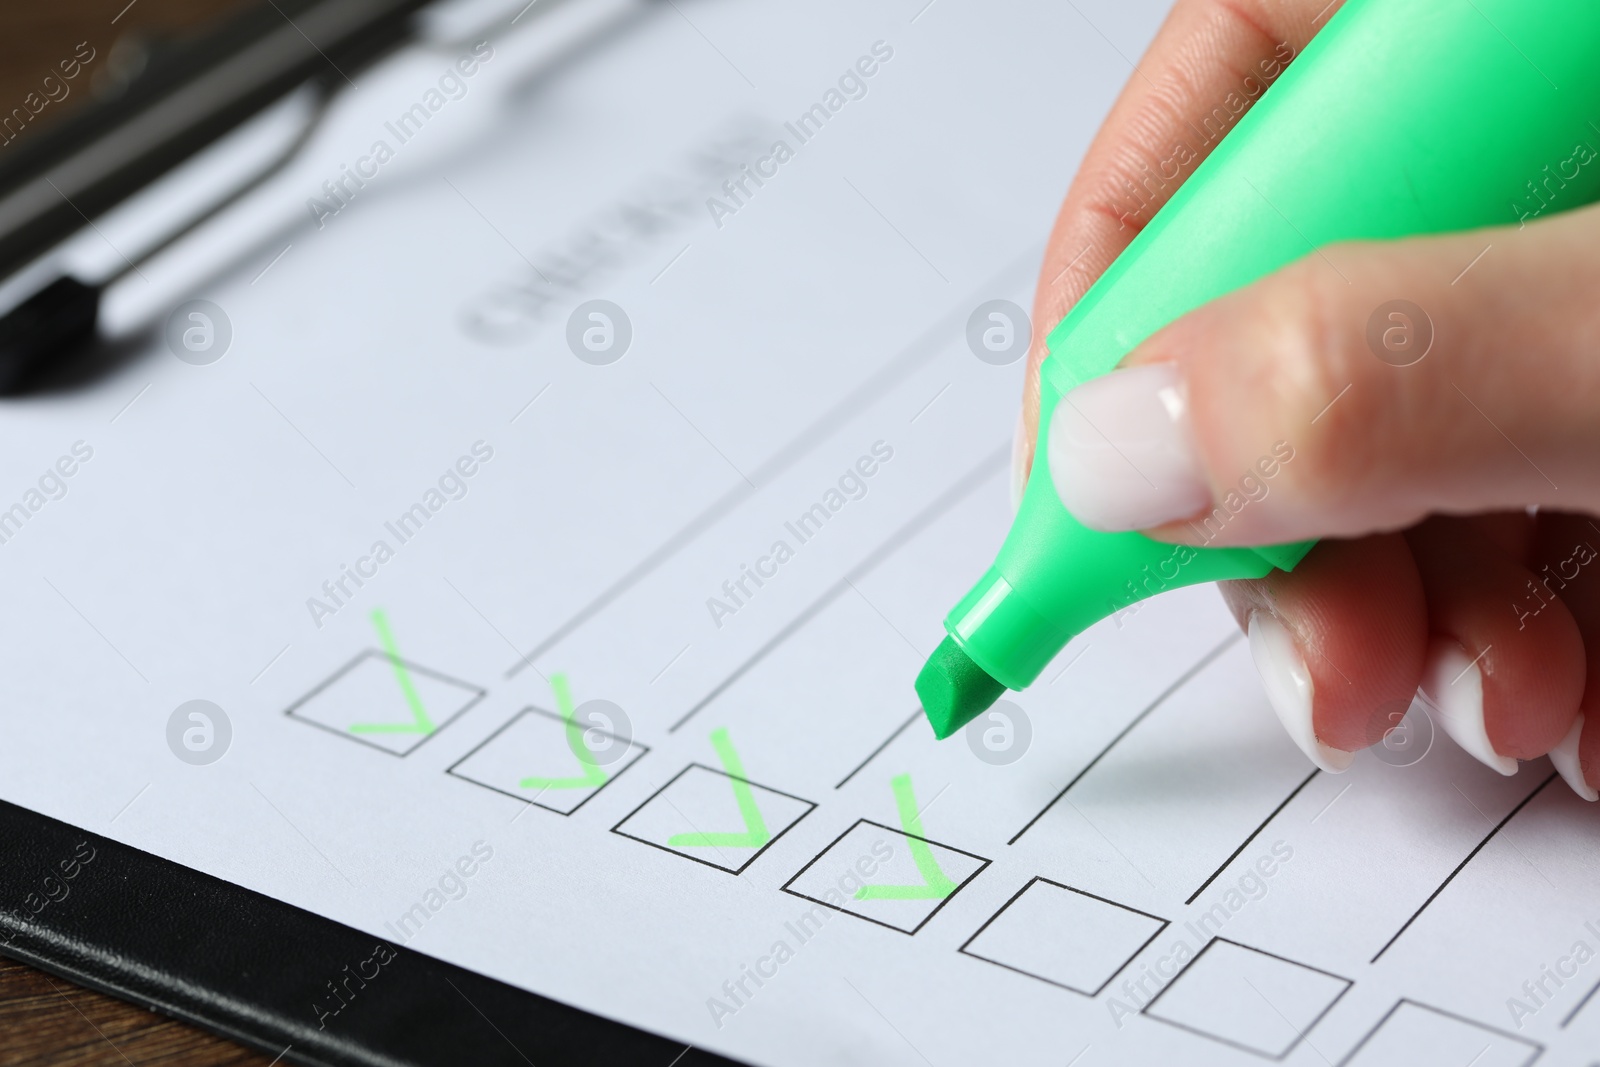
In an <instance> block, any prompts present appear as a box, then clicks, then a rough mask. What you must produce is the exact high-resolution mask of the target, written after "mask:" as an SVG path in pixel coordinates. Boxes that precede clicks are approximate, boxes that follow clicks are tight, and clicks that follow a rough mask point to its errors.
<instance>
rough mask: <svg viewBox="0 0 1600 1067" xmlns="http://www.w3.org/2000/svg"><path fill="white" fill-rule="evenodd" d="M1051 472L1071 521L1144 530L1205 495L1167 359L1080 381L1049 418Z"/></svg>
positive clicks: (1186, 512) (1191, 508) (1183, 514)
mask: <svg viewBox="0 0 1600 1067" xmlns="http://www.w3.org/2000/svg"><path fill="white" fill-rule="evenodd" d="M1049 447H1050V475H1051V477H1052V478H1053V479H1054V481H1055V487H1056V492H1057V493H1058V494H1059V495H1060V496H1061V502H1062V503H1063V504H1065V505H1066V506H1067V510H1068V511H1070V512H1072V514H1073V515H1074V516H1076V517H1077V519H1078V521H1079V522H1081V523H1083V524H1084V525H1085V526H1088V527H1090V528H1092V529H1096V530H1143V529H1147V528H1148V527H1151V526H1158V525H1160V524H1161V523H1164V522H1169V521H1171V520H1174V519H1182V518H1187V517H1188V516H1190V515H1193V514H1195V513H1196V512H1198V511H1201V510H1202V509H1203V508H1204V507H1205V506H1206V505H1207V504H1209V503H1210V502H1211V491H1210V489H1209V488H1207V486H1206V482H1205V478H1204V477H1203V476H1202V472H1201V470H1200V461H1199V457H1198V454H1197V452H1196V449H1195V444H1194V432H1193V430H1192V429H1191V427H1190V424H1189V402H1188V398H1187V395H1186V393H1185V390H1184V386H1183V383H1182V381H1181V380H1180V379H1179V377H1178V369H1177V367H1176V366H1174V365H1173V364H1171V363H1156V364H1152V365H1150V366H1148V367H1130V368H1129V369H1127V370H1116V371H1112V372H1111V373H1110V374H1106V375H1103V376H1102V377H1099V378H1095V379H1094V380H1092V381H1088V382H1085V383H1084V384H1082V385H1080V386H1078V387H1077V388H1076V389H1074V390H1072V391H1071V392H1070V393H1068V394H1067V395H1066V396H1064V397H1062V398H1061V401H1060V402H1059V403H1057V404H1056V409H1055V414H1054V415H1052V416H1051V418H1050V445H1049Z"/></svg>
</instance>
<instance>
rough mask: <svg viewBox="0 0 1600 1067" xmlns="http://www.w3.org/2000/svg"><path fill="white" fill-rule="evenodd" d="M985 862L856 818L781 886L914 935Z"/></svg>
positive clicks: (935, 843)
mask: <svg viewBox="0 0 1600 1067" xmlns="http://www.w3.org/2000/svg"><path fill="white" fill-rule="evenodd" d="M988 865H989V861H988V860H986V859H984V858H983V857H982V856H974V855H973V854H972V853H970V852H963V851H961V850H960V849H958V848H951V847H950V846H948V845H941V844H939V843H938V842H936V841H929V840H927V839H926V838H923V837H919V836H916V835H913V834H908V833H906V832H905V831H903V830H894V829H891V828H889V827H887V826H883V825H881V824H879V823H875V822H869V821H867V820H866V819H861V820H858V821H857V822H856V824H855V825H854V826H852V827H850V829H848V830H846V831H845V832H844V833H842V834H840V835H839V836H838V837H837V838H835V839H834V841H833V843H832V844H830V845H829V846H828V847H827V848H825V849H823V850H822V852H821V853H820V854H818V855H817V856H816V858H814V859H812V860H811V862H809V863H807V864H806V865H805V866H804V867H802V868H800V870H799V871H798V872H797V873H796V874H795V876H794V877H793V878H790V879H789V881H788V882H787V883H786V884H785V885H784V887H783V891H784V892H785V893H792V894H793V895H795V896H797V897H802V898H804V899H806V900H809V901H812V902H813V903H816V904H821V905H822V906H823V907H827V908H832V909H833V910H834V911H842V912H845V913H846V914H849V915H854V916H856V917H857V918H861V919H865V920H867V921H868V922H872V923H877V924H878V925H879V926H887V927H889V928H890V929H891V930H899V931H900V932H901V933H903V934H915V933H916V932H917V931H918V930H920V929H922V927H923V926H924V925H925V924H926V923H927V922H928V920H929V919H931V918H933V917H934V915H935V914H937V913H938V911H939V909H940V908H942V907H944V906H945V904H946V903H947V902H948V901H949V900H950V898H951V897H953V896H955V895H956V893H957V892H958V891H960V889H961V888H962V887H963V886H965V885H966V884H967V883H968V882H970V881H972V879H973V878H975V877H977V875H978V872H979V871H981V870H983V869H984V868H985V867H987V866H988Z"/></svg>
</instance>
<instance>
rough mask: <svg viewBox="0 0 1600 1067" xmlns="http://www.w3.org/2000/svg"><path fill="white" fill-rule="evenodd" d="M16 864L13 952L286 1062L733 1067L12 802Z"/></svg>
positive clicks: (3, 807) (9, 889)
mask: <svg viewBox="0 0 1600 1067" xmlns="http://www.w3.org/2000/svg"><path fill="white" fill-rule="evenodd" d="M0 855H4V856H6V857H7V862H6V863H5V864H0V955H6V956H10V957H12V958H13V959H17V960H21V961H22V962H24V963H28V964H31V965H33V966H35V967H38V968H40V969H42V970H45V971H48V972H50V973H51V974H55V975H59V976H60V977H62V978H65V979H67V980H68V981H71V982H76V983H77V984H79V985H83V986H88V987H89V988H91V989H96V990H99V991H100V992H102V993H108V994H110V995H112V996H114V997H119V998H121V999H123V1000H128V1001H132V1002H133V1003H136V1004H140V1005H143V1006H145V1007H148V1008H150V1009H152V1010H154V1011H157V1012H160V1013H162V1014H164V1015H169V1016H173V1017H175V1018H179V1019H183V1020H185V1021H187V1022H191V1023H194V1024H196V1025H198V1026H201V1027H203V1028H205V1029H207V1030H210V1031H212V1032H213V1033H217V1034H221V1035H223V1036H224V1037H228V1038H231V1039H232V1040H234V1041H237V1042H239V1043H241V1044H244V1045H248V1046H250V1047H252V1048H255V1049H258V1050H260V1051H262V1052H264V1053H266V1054H267V1055H269V1056H278V1057H280V1059H279V1061H278V1062H282V1063H299V1064H312V1065H316V1067H324V1065H326V1067H442V1065H456V1064H474V1065H483V1067H500V1065H504V1067H528V1065H530V1064H532V1065H536V1067H546V1065H549V1064H560V1065H562V1067H583V1065H589V1064H594V1065H601V1064H633V1063H639V1064H651V1065H654V1067H667V1065H669V1064H672V1065H674V1067H712V1065H732V1064H733V1063H734V1061H732V1060H728V1059H724V1058H723V1057H721V1056H717V1055H715V1054H712V1053H708V1052H705V1051H703V1050H701V1049H698V1048H694V1047H686V1046H685V1045H683V1044H682V1043H681V1042H678V1041H674V1040H672V1039H670V1038H666V1037H660V1036H658V1035H655V1034H649V1033H646V1032H645V1031H643V1030H638V1029H635V1028H634V1027H631V1026H628V1025H626V1024H624V1023H620V1022H616V1021H613V1020H611V1019H606V1018H602V1017H601V1016H598V1015H593V1014H590V1013H589V1012H586V1011H583V1010H581V1009H579V1008H574V1007H571V1006H569V1005H566V1004H562V1003H560V1002H559V1001H555V1000H551V999H549V998H547V997H542V996H539V995H537V994H534V993H529V992H527V991H525V990H522V989H518V988H516V987H515V986H511V985H507V984H506V983H504V982H500V981H496V980H495V979H492V978H486V977H484V976H483V975H480V974H477V973H474V972H473V971H469V970H467V969H465V968H463V967H457V966H455V965H454V964H450V963H445V962H444V961H442V960H437V959H434V958H433V957H431V956H425V955H422V954H421V953H419V952H414V951H412V950H410V949H407V948H403V947H400V946H397V945H391V944H389V943H388V942H385V941H383V940H381V939H379V938H376V937H374V936H372V935H371V934H367V933H363V932H362V931H360V930H356V929H354V928H352V927H349V926H345V925H343V924H341V923H337V922H334V921H333V920H331V919H326V918H323V917H322V916H320V915H315V914H313V913H312V912H309V911H305V910H304V909H301V908H297V907H294V906H293V905H290V904H285V903H283V902H282V901H279V900H274V899H273V898H271V897H267V896H263V895H262V894H260V893H257V892H254V891H253V890H249V889H245V888H243V887H242V886H238V885H234V884H233V883H231V882H226V881H223V880H222V879H220V878H214V877H212V876H211V875H208V874H202V873H201V872H199V871H196V870H192V869H190V868H188V867H184V866H182V865H181V864H177V863H174V862H172V861H171V860H166V859H162V858H161V857H159V856H155V855H152V854H150V853H148V852H143V851H141V850H139V849H136V848H133V847H131V846H129V845H124V844H121V843H119V842H116V841H112V840H109V839H107V838H104V837H100V836H98V835H96V834H91V833H88V832H86V831H83V830H79V829H77V828H76V827H73V826H70V825H68V824H67V823H64V822H60V821H58V820H56V819H52V818H48V817H47V816H44V815H40V814H38V813H36V812H33V811H29V810H27V809H26V808H21V807H18V806H16V805H14V804H9V803H5V802H0Z"/></svg>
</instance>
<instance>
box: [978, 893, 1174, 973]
mask: <svg viewBox="0 0 1600 1067" xmlns="http://www.w3.org/2000/svg"><path fill="white" fill-rule="evenodd" d="M1166 927H1167V921H1166V920H1165V919H1159V918H1157V917H1156V916H1154V915H1148V914H1146V913H1145V912H1142V911H1137V910H1135V909H1133V908H1130V907H1127V906H1126V905H1123V904H1118V903H1115V902H1114V901H1110V900H1106V899H1105V898H1104V897H1097V896H1095V895H1094V894H1092V893H1085V892H1084V891H1083V890H1081V889H1073V888H1072V887H1071V886H1065V885H1062V884H1061V883H1059V882H1052V881H1050V880H1049V879H1047V878H1034V879H1033V880H1032V881H1030V882H1029V883H1028V884H1027V885H1025V886H1023V887H1022V889H1021V890H1020V891H1018V893H1017V894H1016V896H1014V897H1012V898H1011V899H1010V900H1008V901H1006V903H1005V905H1004V906H1003V907H1002V908H1001V909H1000V910H999V911H997V912H995V913H994V915H993V916H991V917H990V919H989V921H988V922H986V923H984V924H983V925H982V926H980V927H979V928H978V932H977V933H975V934H973V935H972V936H971V937H970V938H968V939H967V943H966V944H964V945H962V946H961V950H960V951H962V952H963V953H965V954H966V955H968V956H973V957H975V958H977V959H980V960H985V961H987V962H989V963H993V964H996V965H998V966H1001V967H1005V968H1007V969H1008V970H1013V971H1016V972H1018V973H1019V974H1025V975H1027V976H1028V977H1030V978H1037V979H1039V980H1040V981H1041V982H1049V983H1050V984H1051V985H1056V986H1060V987H1061V988H1062V989H1070V990H1072V991H1073V992H1074V993H1082V994H1083V995H1084V996H1086V997H1093V996H1099V994H1100V992H1101V990H1103V989H1105V987H1106V985H1107V984H1108V983H1109V982H1110V981H1111V979H1113V978H1115V977H1116V976H1117V973H1118V972H1119V971H1121V970H1122V969H1123V968H1124V967H1126V966H1127V965H1128V962H1129V961H1130V960H1132V959H1133V958H1134V957H1135V956H1137V955H1138V954H1139V953H1140V952H1142V951H1144V947H1145V946H1146V945H1148V944H1149V943H1150V942H1151V941H1154V940H1155V939H1156V936H1157V935H1158V934H1160V933H1161V931H1162V930H1165V929H1166Z"/></svg>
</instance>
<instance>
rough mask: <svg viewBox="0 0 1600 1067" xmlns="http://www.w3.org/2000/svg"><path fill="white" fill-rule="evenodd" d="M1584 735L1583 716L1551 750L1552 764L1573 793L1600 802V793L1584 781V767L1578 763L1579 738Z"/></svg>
mask: <svg viewBox="0 0 1600 1067" xmlns="http://www.w3.org/2000/svg"><path fill="white" fill-rule="evenodd" d="M1582 735H1583V716H1582V715H1579V716H1578V718H1577V721H1576V722H1574V723H1573V724H1572V729H1570V730H1568V731H1567V736H1566V737H1564V738H1562V739H1561V743H1560V744H1559V745H1557V746H1556V747H1555V748H1553V749H1551V750H1550V762H1551V763H1554V764H1555V765H1556V770H1557V771H1560V772H1561V778H1562V780H1563V781H1565V782H1566V783H1567V784H1568V785H1570V786H1571V787H1572V791H1573V792H1574V793H1576V794H1578V795H1579V796H1580V797H1582V798H1583V799H1585V800H1587V801H1589V802H1591V803H1593V802H1594V801H1596V800H1600V792H1596V791H1595V788H1594V786H1592V785H1590V784H1589V783H1588V782H1586V781H1584V780H1583V766H1582V765H1581V764H1580V763H1579V762H1578V738H1579V737H1581V736H1582Z"/></svg>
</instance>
